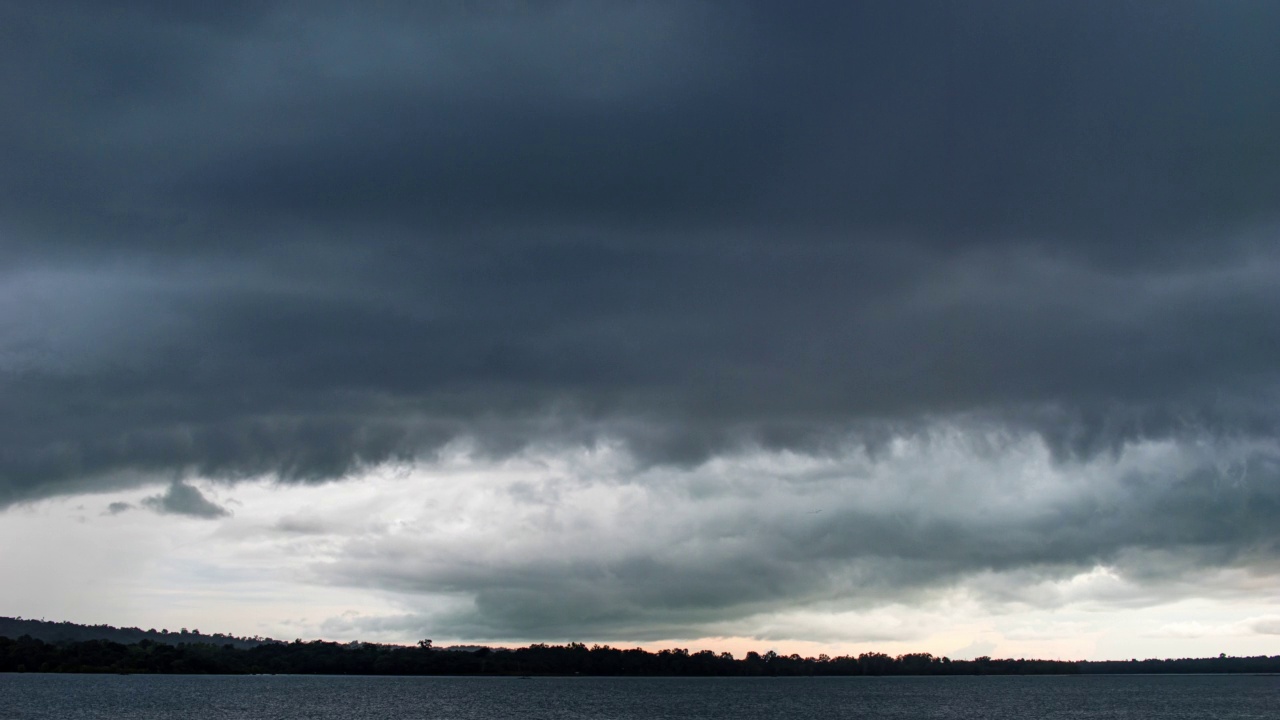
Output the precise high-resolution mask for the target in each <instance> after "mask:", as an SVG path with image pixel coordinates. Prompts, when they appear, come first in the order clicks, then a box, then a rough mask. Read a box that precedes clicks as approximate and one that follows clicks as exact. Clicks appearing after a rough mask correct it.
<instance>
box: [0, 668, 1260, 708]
mask: <svg viewBox="0 0 1280 720" xmlns="http://www.w3.org/2000/svg"><path fill="white" fill-rule="evenodd" d="M1277 717H1280V676H1274V675H1140V676H1133V675H1129V676H1122V675H1087V676H1032V677H886V678H871V677H850V678H778V679H774V678H534V679H529V680H523V679H518V678H498V677H348V676H341V677H339V676H301V675H278V676H225V675H127V676H126V675H45V674H35V673H32V674H0V718H3V719H4V720H35V719H36V718H51V719H52V718H56V719H57V720H79V719H94V718H138V719H149V718H190V719H191V720H203V719H204V718H270V719H272V720H295V719H299V720H301V719H304V718H305V719H307V720H328V719H329V718H333V719H334V720H337V719H339V718H341V719H342V720H350V719H362V718H370V719H373V718H376V719H378V720H396V719H398V718H422V719H425V718H439V719H441V720H443V719H445V718H449V719H458V720H463V719H468V718H475V719H476V720H494V719H495V718H522V719H525V718H528V719H532V720H537V719H539V718H546V719H548V720H552V719H554V720H570V719H576V718H611V719H613V720H632V719H635V720H641V719H643V720H660V719H662V718H715V719H719V718H724V719H726V720H728V719H730V718H732V719H733V720H754V719H756V718H760V719H762V720H763V719H764V718H769V719H770V720H774V719H776V718H824V719H825V718H865V719H870V718H912V719H920V718H982V719H990V720H1000V719H1003V718H1009V719H1010V720H1013V719H1016V720H1030V719H1035V718H1126V719H1127V720H1143V719H1146V718H1196V719H1197V720H1200V719H1201V718H1217V719H1218V720H1224V719H1235V718H1267V719H1268V720H1274V719H1275V718H1277Z"/></svg>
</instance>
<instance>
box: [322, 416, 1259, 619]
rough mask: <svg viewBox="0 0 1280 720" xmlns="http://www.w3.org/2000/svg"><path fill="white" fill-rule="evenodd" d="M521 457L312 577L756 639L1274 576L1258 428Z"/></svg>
mask: <svg viewBox="0 0 1280 720" xmlns="http://www.w3.org/2000/svg"><path fill="white" fill-rule="evenodd" d="M1224 457H1225V458H1231V459H1232V460H1231V462H1230V463H1227V464H1222V462H1221V461H1222V459H1223V458H1224ZM536 467H537V466H536V464H534V465H531V466H530V467H529V468H528V469H525V470H508V471H506V472H509V473H510V474H511V478H513V479H505V478H503V477H502V476H501V475H502V472H503V471H499V470H496V469H495V470H491V471H490V472H494V473H497V474H498V476H499V477H498V478H497V479H490V480H488V481H484V482H480V483H479V484H478V485H476V486H475V487H473V488H472V492H473V493H474V494H475V495H478V496H482V497H486V498H489V500H487V501H486V504H485V506H484V507H483V508H482V509H480V508H477V507H476V506H474V505H470V504H468V503H469V501H465V502H463V503H462V504H456V503H457V501H450V500H448V499H447V497H446V499H443V500H431V501H429V502H428V504H427V505H425V506H417V507H415V506H414V505H413V504H410V505H408V506H405V505H404V504H403V503H401V504H398V505H397V508H398V512H397V513H396V515H397V516H398V517H400V518H401V519H400V520H397V522H396V527H395V529H394V530H391V529H390V528H389V529H388V531H387V532H372V533H368V534H361V535H358V536H356V537H353V538H352V539H350V540H349V541H347V543H346V546H345V548H344V549H343V550H342V551H341V552H339V553H338V555H337V556H336V558H335V560H334V561H328V560H326V562H325V563H324V564H323V565H322V566H320V567H318V568H317V572H318V573H319V575H320V577H322V578H325V579H326V580H327V581H328V582H334V583H339V584H344V585H345V584H349V585H352V586H355V587H366V588H367V587H378V588H381V589H383V590H386V591H390V592H393V593H399V594H403V595H404V596H406V597H409V598H423V599H422V600H409V601H406V602H407V603H408V605H409V606H414V605H417V606H420V607H432V606H435V607H436V609H435V610H432V611H424V612H423V613H422V614H420V615H412V614H411V615H407V616H404V617H402V618H400V619H399V620H396V621H395V622H398V623H406V622H407V623H410V626H411V627H412V628H413V629H414V630H415V632H416V631H421V632H427V633H435V634H437V635H439V634H442V633H456V636H457V637H464V638H477V639H478V638H486V639H500V640H519V639H535V638H561V639H572V638H575V637H619V638H627V639H640V640H655V639H662V638H672V637H705V636H716V635H735V634H757V635H760V636H762V637H765V636H768V631H767V629H763V630H762V628H767V627H768V622H765V621H764V620H762V619H761V618H765V619H770V618H776V616H777V615H778V614H779V613H786V612H793V611H802V612H811V613H812V612H819V613H831V612H849V611H855V610H857V611H867V610H872V609H875V608H877V607H882V606H885V605H888V604H892V603H911V604H919V603H927V602H929V601H930V599H931V598H936V597H939V596H940V594H945V593H954V592H957V591H962V592H963V593H964V594H965V596H967V597H970V598H972V599H973V600H974V601H975V602H978V603H980V604H981V605H982V606H984V607H987V608H990V609H993V610H998V609H999V608H1002V607H1019V606H1026V605H1032V606H1035V607H1040V608H1055V607H1063V606H1066V605H1079V604H1081V603H1085V604H1089V603H1092V604H1094V605H1096V606H1102V607H1108V606H1110V607H1145V606H1150V605H1154V604H1160V603H1163V602H1167V600H1168V599H1169V598H1170V597H1180V598H1187V597H1223V598H1225V597H1231V596H1233V594H1236V595H1239V594H1243V595H1244V596H1246V597H1247V596H1249V594H1250V593H1253V592H1256V590H1252V589H1248V588H1245V589H1241V588H1240V587H1238V586H1237V584H1236V583H1234V582H1213V581H1208V580H1206V578H1210V577H1212V574H1213V573H1214V572H1219V571H1223V570H1226V569H1231V568H1237V569H1245V570H1247V571H1248V572H1250V573H1254V574H1256V575H1258V576H1270V577H1274V576H1276V575H1277V572H1278V571H1280V566H1278V565H1277V563H1276V559H1275V558H1276V548H1277V544H1278V543H1280V534H1278V533H1277V531H1276V529H1275V528H1274V523H1273V522H1271V518H1272V517H1273V514H1274V513H1275V512H1276V511H1277V510H1280V494H1278V493H1277V488H1278V487H1280V482H1277V480H1278V478H1277V476H1278V475H1280V455H1278V454H1277V451H1276V447H1275V445H1274V443H1270V444H1266V445H1256V444H1252V443H1243V444H1241V443H1237V444H1234V445H1216V444H1211V443H1206V444H1200V445H1198V444H1197V443H1169V442H1164V441H1143V442H1140V443H1136V444H1128V445H1126V446H1125V447H1124V448H1123V449H1122V451H1121V452H1120V453H1119V454H1118V455H1116V456H1114V457H1111V456H1105V455H1104V456H1099V457H1096V458H1094V459H1092V460H1089V461H1067V462H1057V463H1055V461H1054V460H1053V459H1052V454H1051V453H1050V451H1049V449H1048V448H1047V446H1045V445H1044V444H1043V442H1042V441H1041V440H1039V439H1038V438H1037V436H1035V435H1033V434H1026V435H1021V436H1015V437H1006V438H1004V439H996V440H995V441H994V442H992V441H991V439H986V440H984V439H983V438H982V437H981V435H975V434H970V433H969V432H968V431H965V432H959V433H957V432H955V431H947V430H939V429H935V431H934V432H932V433H930V434H924V435H917V436H912V437H902V438H899V439H898V440H897V441H895V442H894V443H893V448H892V449H890V450H889V451H887V452H885V453H883V454H878V455H874V454H867V453H865V452H862V451H850V452H846V453H845V454H842V455H838V456H834V457H829V458H816V457H813V456H803V455H788V454H785V453H782V454H776V455H775V454H769V455H758V456H750V455H747V456H737V457H736V458H734V459H729V458H721V459H718V460H716V461H713V462H711V463H708V464H706V465H703V466H701V467H698V468H694V469H690V470H687V471H683V472H679V473H673V472H671V471H669V470H664V471H662V472H661V473H657V474H655V471H639V472H635V471H628V470H625V469H624V468H625V465H612V466H610V465H606V466H600V465H587V466H583V467H574V466H573V465H572V464H570V465H569V466H568V467H565V468H560V469H558V470H557V471H556V472H555V473H547V472H546V471H538V470H537V469H536ZM477 477H484V475H483V474H481V475H478V476H477ZM530 478H532V479H530ZM531 490H532V492H531ZM424 497H425V498H434V497H435V494H434V493H432V492H430V491H424ZM467 497H470V495H468V496H467ZM428 508H429V509H428ZM815 510H816V511H815ZM415 517H416V519H414V518H415ZM1100 571H1105V572H1102V574H1098V573H1099V572H1100ZM1073 578H1074V579H1073ZM1068 581H1070V582H1068ZM439 598H448V601H447V602H445V603H444V604H443V605H440V604H439V602H440V601H439ZM365 620H367V621H368V622H371V623H374V624H373V625H370V626H369V629H370V630H371V631H372V630H378V631H384V630H387V629H388V628H387V627H384V626H383V625H380V624H378V623H381V622H383V619H377V618H366V619H365ZM772 621H773V622H776V619H775V620H772ZM387 622H390V620H388V621H387ZM410 626H406V627H410ZM787 632H789V633H792V635H791V636H792V637H797V636H804V635H806V634H808V636H809V638H810V639H814V640H820V639H823V638H822V636H823V635H830V634H832V633H833V632H836V633H840V632H848V631H847V630H841V629H839V628H831V627H826V626H822V627H811V628H807V629H806V628H803V627H798V626H797V625H795V624H793V625H791V626H788V628H787ZM855 632H856V633H857V635H858V637H864V636H865V637H870V636H871V635H874V633H873V632H872V630H871V629H870V628H859V629H857V630H856V631H855ZM894 632H897V633H906V632H910V629H909V628H899V629H896V630H895V631H894ZM826 639H827V640H829V639H830V638H829V637H828V638H826Z"/></svg>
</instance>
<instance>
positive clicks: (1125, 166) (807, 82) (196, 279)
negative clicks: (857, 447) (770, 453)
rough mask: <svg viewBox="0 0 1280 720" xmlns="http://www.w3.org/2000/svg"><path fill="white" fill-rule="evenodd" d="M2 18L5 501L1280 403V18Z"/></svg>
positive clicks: (1170, 417) (1222, 428) (1129, 422)
mask: <svg viewBox="0 0 1280 720" xmlns="http://www.w3.org/2000/svg"><path fill="white" fill-rule="evenodd" d="M0 12H2V13H3V17H2V18H0V20H2V22H0V27H3V30H0V32H2V33H3V37H0V63H3V66H4V67H6V68H9V72H7V73H6V74H5V75H4V78H3V83H4V91H5V94H6V98H8V103H7V104H8V105H9V107H11V108H12V111H11V112H7V113H6V114H5V117H4V118H3V119H0V137H2V138H4V139H3V140H2V141H0V142H3V148H2V149H3V152H4V155H5V157H6V163H5V167H4V169H3V170H0V217H2V218H3V220H0V234H2V237H3V238H4V239H3V242H2V243H0V257H2V258H3V259H4V261H5V264H4V269H3V270H0V296H3V297H4V298H5V303H4V304H3V306H0V308H2V309H0V373H3V374H2V375H0V403H2V405H3V407H4V410H3V414H2V415H0V423H2V426H0V438H2V439H0V478H2V479H3V484H2V485H0V504H7V503H12V502H15V501H18V500H22V499H25V498H31V497H38V496H41V495H46V494H50V493H57V492H72V491H80V490H83V489H86V488H89V487H95V486H96V487H106V486H109V485H111V484H114V485H120V484H125V483H128V482H136V480H129V479H123V478H134V477H145V476H147V475H152V474H154V475H161V476H166V477H168V476H170V475H168V473H171V472H173V471H174V470H177V471H180V472H190V473H198V474H204V475H211V476H217V477H227V478H237V477H245V476H252V475H259V474H268V475H270V474H277V475H279V476H281V477H284V478H286V479H304V480H305V479H319V478H333V477H339V476H342V475H343V474H346V473H349V472H352V471H355V470H358V469H359V468H361V467H365V466H367V465H371V464H376V463H379V462H383V461H386V460H392V459H411V458H415V457H418V456H420V455H421V454H423V453H429V452H431V451H432V450H433V449H434V448H437V447H439V446H440V445H441V444H442V443H444V442H446V441H447V440H449V439H450V438H453V437H456V436H458V435H470V436H475V437H477V438H478V439H479V442H480V443H481V445H482V446H483V447H485V448H488V449H489V450H491V451H493V452H505V451H509V450H512V449H515V448H519V447H521V446H522V445H523V444H525V443H528V442H531V441H551V442H567V443H581V442H592V441H593V440H595V439H598V438H600V437H602V436H613V437H621V438H623V439H624V440H626V441H628V442H629V443H630V445H631V447H632V448H633V449H634V450H635V451H636V452H637V453H640V454H641V455H642V456H644V457H645V458H647V459H649V460H653V461H659V462H663V461H677V462H693V461H698V460H701V459H704V458H706V457H708V456H709V455H710V454H713V453H715V452H717V451H719V450H721V449H724V448H728V447H733V446H737V445H740V444H743V443H762V444H764V445H766V446H770V447H796V448H800V447H805V448H813V447H821V446H822V444H823V443H824V442H826V441H827V440H828V439H830V437H831V436H833V435H835V436H839V437H843V436H844V435H845V434H847V433H848V432H849V431H850V430H853V431H856V432H859V433H861V432H864V431H865V432H871V431H872V430H875V429H876V426H877V424H878V423H889V424H890V427H898V426H899V425H902V424H905V425H911V424H912V423H915V422H917V421H919V420H920V419H921V418H928V417H937V416H947V415H950V414H955V413H987V414H989V416H991V417H997V418H1001V419H1002V421H1003V422H1007V423H1015V424H1029V426H1031V427H1034V428H1036V429H1037V430H1039V431H1041V432H1043V433H1044V435H1045V437H1047V438H1049V439H1050V440H1051V441H1052V442H1053V443H1054V445H1055V447H1056V448H1058V449H1059V450H1060V451H1061V454H1062V455H1063V456H1064V457H1065V456H1070V455H1072V454H1081V455H1084V456H1088V455H1089V454H1091V453H1094V452H1098V451H1099V450H1104V449H1109V448H1114V447H1115V444H1116V443H1117V442H1118V439H1121V440H1122V439H1124V438H1133V437H1142V436H1161V437H1164V436H1175V435H1177V434H1178V433H1179V432H1183V431H1185V430H1187V429H1188V427H1190V429H1191V430H1193V431H1196V432H1200V431H1204V430H1209V431H1212V432H1217V433H1222V434H1224V435H1231V434H1233V433H1246V434H1251V435H1258V434H1270V433H1272V432H1273V431H1274V428H1275V423H1276V419H1277V418H1276V414H1275V412H1274V410H1273V406H1274V404H1273V403H1272V402H1271V399H1272V398H1274V395H1275V388H1276V379H1277V378H1276V368H1277V367H1280V364H1278V363H1277V361H1278V360H1280V336H1278V335H1277V333H1278V332H1280V331H1278V330H1277V328H1280V317H1278V316H1277V315H1278V313H1280V311H1278V310H1277V308H1280V297H1278V294H1280V291H1277V289H1276V285H1275V283H1274V282H1273V281H1272V279H1273V278H1274V277H1275V276H1276V273H1277V272H1278V271H1280V252H1278V250H1280V249H1278V248H1277V246H1276V242H1275V232H1276V230H1275V227H1276V226H1275V222H1276V221H1277V209H1278V208H1277V205H1276V197H1277V194H1276V193H1275V192H1274V190H1275V188H1276V187H1280V162H1277V161H1278V160H1280V135H1278V134H1277V133H1275V132H1274V130H1273V128H1274V127H1275V126H1276V121H1277V114H1278V113H1280V92H1277V90H1276V86H1275V84H1274V82H1272V78H1274V77H1275V74H1276V71H1278V70H1280V49H1277V45H1276V44H1275V43H1274V42H1273V38H1274V36H1275V31H1276V30H1277V29H1280V9H1277V8H1275V7H1274V6H1272V5H1270V4H1265V3H1232V4H1223V3H1211V2H1181V3H1162V4H1159V5H1153V4H1149V3H1116V2H1105V3H1103V2H1098V3H1079V2H1074V3H1035V4H1026V3H1012V2H1010V3H983V4H980V5H978V6H974V7H960V6H954V5H951V4H943V3H938V4H930V3H926V4H910V3H908V4H902V3H896V4H892V5H890V4H887V3H886V4H857V5H856V6H850V4H847V3H830V4H812V5H809V6H807V7H805V8H799V9H797V8H794V7H792V6H791V5H783V4H776V5H774V4H769V3H753V4H743V5H739V6H735V8H734V9H732V10H727V9H725V8H724V7H723V6H716V5H712V4H702V3H695V2H688V3H676V2H671V3H645V4H638V3H637V4H627V3H623V4H608V5H603V4H599V3H590V2H577V3H575V2H547V3H533V4H525V5H514V4H490V5H486V4H480V5H478V6H469V8H468V9H459V8H453V9H447V10H441V9H432V10H422V9H420V8H418V7H417V6H416V4H410V3H404V4H400V3H385V4H381V5H379V6H378V8H376V9H369V10H361V11H356V10H354V9H352V8H343V7H341V6H339V5H338V4H293V3H251V4H220V5H219V6H218V8H217V9H204V8H203V7H200V8H197V7H196V6H194V5H192V6H190V7H189V8H188V7H187V6H185V5H184V4H182V3H169V4H165V3H125V4H114V5H112V6H111V7H109V8H108V7H105V6H101V5H98V4H93V3H72V2H60V3H40V4H35V3H30V4H23V3H11V4H8V5H6V6H5V8H4V9H3V10H2V11H0ZM879 432H882V433H883V432H886V431H884V430H879ZM868 437H870V435H869V436H868ZM96 478H102V479H101V480H97V479H96ZM94 483H99V484H97V485H95V484H94Z"/></svg>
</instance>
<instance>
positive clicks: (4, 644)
mask: <svg viewBox="0 0 1280 720" xmlns="http://www.w3.org/2000/svg"><path fill="white" fill-rule="evenodd" d="M0 672H61V673H163V674H263V673H278V674H300V675H311V674H324V675H530V676H532V675H600V676H608V675H634V676H722V677H726V676H738V677H742V676H778V677H783V676H850V675H1045V674H1054V675H1062V674H1073V675H1074V674H1101V673H1107V674H1114V673H1239V672H1247V673H1276V672H1280V656H1273V657H1266V656H1258V657H1227V656H1225V655H1221V656H1219V657H1216V658H1183V659H1177V660H1154V659H1153V660H1141V661H1139V660H1130V661H1100V662H1088V661H1085V662H1076V661H1063V660H1027V659H992V658H990V657H980V658H976V659H973V660H952V659H950V658H946V657H938V656H934V655H931V654H929V653H911V654H906V655H899V656H897V657H892V656H889V655H886V654H883V653H863V654H861V655H858V656H856V657H855V656H852V655H846V656H840V657H834V658H833V657H828V656H826V655H819V656H818V657H816V658H813V657H800V656H799V655H779V654H777V653H775V652H766V653H764V654H760V653H755V652H751V653H747V655H746V657H743V658H734V657H733V656H732V655H730V654H729V653H719V654H717V653H713V652H711V651H709V650H704V651H701V652H693V653H691V652H689V651H688V650H685V649H682V648H676V649H670V650H662V651H660V652H648V651H645V650H641V649H638V648H634V649H620V648H613V647H609V646H607V645H595V646H592V647H587V646H586V645H584V644H582V643H569V644H568V645H545V644H535V645H530V646H528V647H522V648H517V649H513V650H507V649H501V650H498V649H491V648H479V649H475V650H450V649H440V648H435V647H432V645H431V643H430V641H423V642H421V643H419V644H418V646H417V647H405V646H400V645H382V644H374V643H359V642H355V643H336V642H325V641H322V640H315V641H312V642H303V641H301V640H296V641H294V642H292V643H262V644H259V645H256V646H253V647H237V646H236V645H234V644H232V643H224V644H221V645H218V644H214V643H208V642H191V643H178V644H167V643H158V642H154V641H151V640H142V641H141V642H136V643H129V644H125V643H119V642H114V641H112V640H84V641H71V642H58V643H51V642H46V641H44V640H39V639H37V638H33V637H30V636H23V637H19V638H16V639H14V638H6V637H0Z"/></svg>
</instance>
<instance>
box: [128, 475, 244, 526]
mask: <svg viewBox="0 0 1280 720" xmlns="http://www.w3.org/2000/svg"><path fill="white" fill-rule="evenodd" d="M118 504H119V503H113V505H118ZM142 504H143V506H145V507H148V508H150V509H152V510H154V511H156V512H158V513H160V514H162V515H188V516H190V517H196V518H205V519H213V518H220V517H225V516H227V515H230V514H231V513H230V512H228V511H227V509H226V508H224V507H222V506H221V505H218V504H217V503H214V502H212V501H211V500H209V499H208V498H206V497H205V496H204V495H203V494H202V493H201V492H200V491H199V490H198V489H196V488H195V487H193V486H191V485H188V484H187V483H185V482H181V481H174V482H173V483H171V484H170V485H169V487H168V488H167V489H166V490H165V491H164V492H163V493H162V494H160V495H151V496H148V497H145V498H143V499H142Z"/></svg>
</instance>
